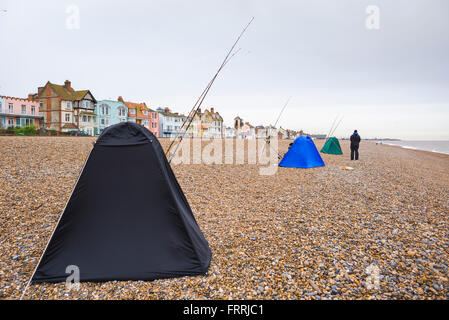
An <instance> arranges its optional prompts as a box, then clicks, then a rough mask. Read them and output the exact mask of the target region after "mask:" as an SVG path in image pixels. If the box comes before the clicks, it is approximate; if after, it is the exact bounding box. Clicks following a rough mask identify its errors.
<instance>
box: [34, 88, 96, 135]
mask: <svg viewBox="0 0 449 320" xmlns="http://www.w3.org/2000/svg"><path fill="white" fill-rule="evenodd" d="M34 99H35V100H37V101H38V102H39V111H40V112H42V114H43V116H44V128H45V129H47V130H56V131H59V132H68V131H73V130H80V131H83V132H85V133H87V134H89V135H91V136H93V135H94V133H95V121H96V114H95V104H96V103H97V101H96V100H95V98H94V96H93V95H92V93H91V92H90V91H89V90H79V91H76V90H74V89H73V88H72V85H71V82H70V81H69V80H66V81H65V82H64V85H58V84H54V83H51V82H50V81H48V82H47V83H46V84H45V86H43V87H39V88H38V91H37V94H35V95H34Z"/></svg>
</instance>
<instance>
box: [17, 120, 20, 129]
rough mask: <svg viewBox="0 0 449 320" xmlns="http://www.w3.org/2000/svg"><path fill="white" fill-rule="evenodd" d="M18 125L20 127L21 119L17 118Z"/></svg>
mask: <svg viewBox="0 0 449 320" xmlns="http://www.w3.org/2000/svg"><path fill="white" fill-rule="evenodd" d="M16 126H18V127H20V119H16Z"/></svg>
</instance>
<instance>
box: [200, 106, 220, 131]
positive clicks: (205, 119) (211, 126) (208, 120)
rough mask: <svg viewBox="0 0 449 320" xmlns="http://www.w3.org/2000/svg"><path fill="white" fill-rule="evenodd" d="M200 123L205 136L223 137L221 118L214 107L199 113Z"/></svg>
mask: <svg viewBox="0 0 449 320" xmlns="http://www.w3.org/2000/svg"><path fill="white" fill-rule="evenodd" d="M201 125H202V130H203V134H202V136H203V137H205V138H223V136H224V132H223V131H224V130H223V118H222V117H221V115H220V114H219V113H218V112H215V110H214V108H210V111H209V110H208V109H206V110H205V111H204V113H202V114H201Z"/></svg>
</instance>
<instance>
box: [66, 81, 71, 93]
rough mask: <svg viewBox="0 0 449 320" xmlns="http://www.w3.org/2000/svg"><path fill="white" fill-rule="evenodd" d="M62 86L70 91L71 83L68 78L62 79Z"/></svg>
mask: <svg viewBox="0 0 449 320" xmlns="http://www.w3.org/2000/svg"><path fill="white" fill-rule="evenodd" d="M64 87H65V88H66V89H67V90H69V91H72V83H71V82H70V81H69V80H66V81H64Z"/></svg>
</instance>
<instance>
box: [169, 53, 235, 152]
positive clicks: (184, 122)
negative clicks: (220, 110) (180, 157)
mask: <svg viewBox="0 0 449 320" xmlns="http://www.w3.org/2000/svg"><path fill="white" fill-rule="evenodd" d="M240 50H241V48H239V49H238V50H237V51H236V52H234V53H233V54H232V55H231V56H230V57H229V58H228V59H227V60H226V61H225V63H224V64H222V65H221V66H220V69H219V70H220V71H221V69H223V68H224V67H225V66H226V64H227V63H228V62H229V60H231V59H232V57H234V56H235V55H236V54H237V53H238V52H239V51H240ZM213 80H215V76H214V78H213V79H212V80H211V81H209V83H208V84H207V86H206V88H204V90H203V92H202V93H201V95H200V96H199V97H198V100H197V101H196V102H195V104H194V105H193V107H192V110H190V112H189V114H188V116H187V118H186V119H185V120H184V121H183V123H182V124H181V127H180V128H179V130H178V132H177V133H176V136H175V137H174V138H173V140H172V142H171V144H170V146H169V147H168V149H167V152H166V153H165V155H167V154H168V151H169V150H170V149H171V147H172V145H173V143H174V141H175V140H176V139H177V138H178V137H179V135H180V134H181V132H182V130H183V128H184V126H185V124H186V123H187V122H188V121H189V119H190V122H192V121H193V118H194V117H195V115H196V112H195V114H193V115H192V113H193V112H194V110H196V109H197V106H198V103H199V102H200V101H201V99H202V97H203V96H204V95H205V93H206V92H207V91H208V89H209V88H210V87H211V85H212V83H213ZM187 129H188V128H187ZM187 129H186V130H185V131H186V132H187Z"/></svg>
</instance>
